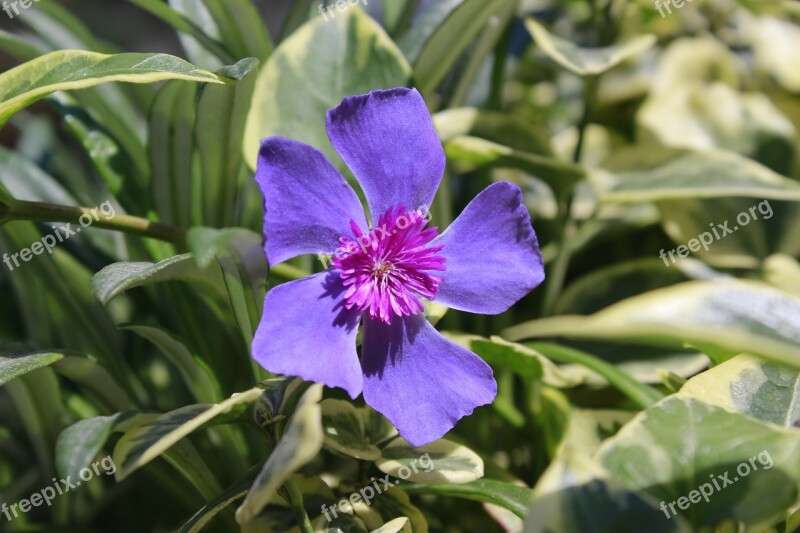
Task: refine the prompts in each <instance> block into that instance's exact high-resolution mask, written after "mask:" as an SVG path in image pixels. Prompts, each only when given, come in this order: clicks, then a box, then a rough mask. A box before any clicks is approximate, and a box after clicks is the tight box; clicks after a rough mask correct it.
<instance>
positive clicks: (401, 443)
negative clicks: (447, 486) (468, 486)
mask: <svg viewBox="0 0 800 533" xmlns="http://www.w3.org/2000/svg"><path fill="white" fill-rule="evenodd" d="M375 464H376V465H377V467H378V468H379V469H380V470H381V471H382V472H384V473H386V474H389V475H391V476H394V477H396V478H400V479H402V480H409V481H413V482H415V483H427V484H434V483H453V484H461V483H469V482H470V481H475V480H476V479H479V478H481V477H483V460H482V459H481V458H480V456H478V454H476V453H475V452H473V451H472V450H470V449H469V448H467V447H466V446H462V445H460V444H456V443H455V442H452V441H449V440H447V439H439V440H437V441H435V442H432V443H431V444H427V445H425V446H421V447H419V448H414V447H413V446H411V444H409V443H408V442H406V441H405V440H403V439H401V438H397V439H394V440H393V441H391V442H390V443H389V444H388V445H386V446H384V447H383V449H382V450H381V458H380V459H378V460H377V461H375Z"/></svg>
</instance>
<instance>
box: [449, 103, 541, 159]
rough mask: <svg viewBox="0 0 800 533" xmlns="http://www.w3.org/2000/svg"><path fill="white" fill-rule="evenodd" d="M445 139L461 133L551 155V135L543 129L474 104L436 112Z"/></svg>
mask: <svg viewBox="0 0 800 533" xmlns="http://www.w3.org/2000/svg"><path fill="white" fill-rule="evenodd" d="M433 125H434V126H435V127H436V131H437V132H438V133H439V138H440V139H441V141H442V142H447V141H449V140H450V139H452V138H454V137H458V136H462V135H470V136H473V137H479V138H481V139H486V140H489V141H492V142H496V143H498V144H502V145H504V146H508V147H509V148H512V149H514V150H521V151H523V152H528V153H532V154H539V155H545V156H552V155H553V151H552V150H551V149H550V135H549V133H548V132H547V131H546V130H545V129H544V128H541V127H539V126H537V125H534V124H531V123H529V122H527V121H525V120H522V119H520V118H518V117H515V116H512V115H509V114H507V113H498V112H493V111H484V110H481V109H476V108H474V107H460V108H457V109H447V110H444V111H440V112H438V113H436V114H435V115H433Z"/></svg>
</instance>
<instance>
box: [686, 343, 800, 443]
mask: <svg viewBox="0 0 800 533" xmlns="http://www.w3.org/2000/svg"><path fill="white" fill-rule="evenodd" d="M798 390H800V371H798V369H797V368H795V367H791V366H786V365H783V364H780V363H775V362H772V361H765V360H764V359H760V358H758V357H752V356H749V355H739V356H736V357H734V358H733V359H730V360H728V361H725V362H724V363H722V364H720V365H717V366H715V367H714V368H712V369H710V370H707V371H706V372H703V373H702V374H699V375H697V376H695V377H693V378H692V379H690V380H689V381H687V382H686V384H685V385H684V386H683V387H682V388H681V390H680V392H679V393H678V396H680V397H684V398H696V399H698V400H702V401H704V402H706V403H708V404H710V405H716V406H718V407H723V408H725V409H728V410H730V411H736V412H738V413H742V414H745V415H748V416H751V417H753V418H757V419H759V420H764V421H766V422H772V423H773V424H777V425H779V426H784V427H788V428H796V427H797V426H798V424H797V423H798V421H800V398H798Z"/></svg>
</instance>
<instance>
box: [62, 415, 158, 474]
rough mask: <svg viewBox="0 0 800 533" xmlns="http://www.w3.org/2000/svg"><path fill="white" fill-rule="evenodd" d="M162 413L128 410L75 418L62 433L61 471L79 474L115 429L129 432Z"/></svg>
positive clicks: (92, 459) (93, 458)
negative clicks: (109, 414) (81, 418)
mask: <svg viewBox="0 0 800 533" xmlns="http://www.w3.org/2000/svg"><path fill="white" fill-rule="evenodd" d="M156 417H158V415H157V414H155V413H139V412H133V411H131V412H125V413H117V414H115V415H111V416H98V417H95V418H86V419H84V420H79V421H78V422H75V423H74V424H72V425H71V426H69V427H68V428H66V429H65V430H64V431H62V432H61V434H60V435H59V436H58V441H57V442H56V467H57V468H58V473H59V475H61V476H63V477H66V476H72V477H73V479H77V478H78V474H79V472H80V471H81V470H82V469H84V468H86V467H88V466H89V465H91V464H92V461H94V460H95V458H96V457H97V455H98V454H99V453H100V451H101V450H102V449H103V446H105V444H106V442H107V441H108V438H109V437H110V436H111V434H112V433H114V432H125V431H128V430H129V429H132V428H134V427H137V426H140V425H142V424H146V423H148V422H150V421H152V420H153V419H154V418H156Z"/></svg>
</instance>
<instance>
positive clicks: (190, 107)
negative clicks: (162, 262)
mask: <svg viewBox="0 0 800 533" xmlns="http://www.w3.org/2000/svg"><path fill="white" fill-rule="evenodd" d="M196 98H197V87H196V86H194V85H191V84H186V83H181V82H177V81H173V82H169V83H166V84H164V86H163V87H161V88H160V89H159V91H158V93H156V96H155V98H154V99H153V104H152V106H151V107H150V115H149V117H148V119H149V120H148V123H147V130H148V131H147V133H148V135H147V153H148V156H149V160H150V168H151V169H152V177H150V197H151V198H152V203H153V204H154V205H155V209H156V213H158V216H159V218H160V219H161V220H162V221H164V222H165V223H167V224H171V225H174V226H178V227H182V228H185V227H188V226H189V225H190V224H191V221H192V205H193V203H194V202H193V198H194V196H195V195H199V192H198V191H197V190H196V187H195V185H194V180H193V179H192V178H193V174H194V172H193V169H194V158H193V155H194V149H195V143H196V141H195V132H194V126H195V122H196V117H195V100H196Z"/></svg>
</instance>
